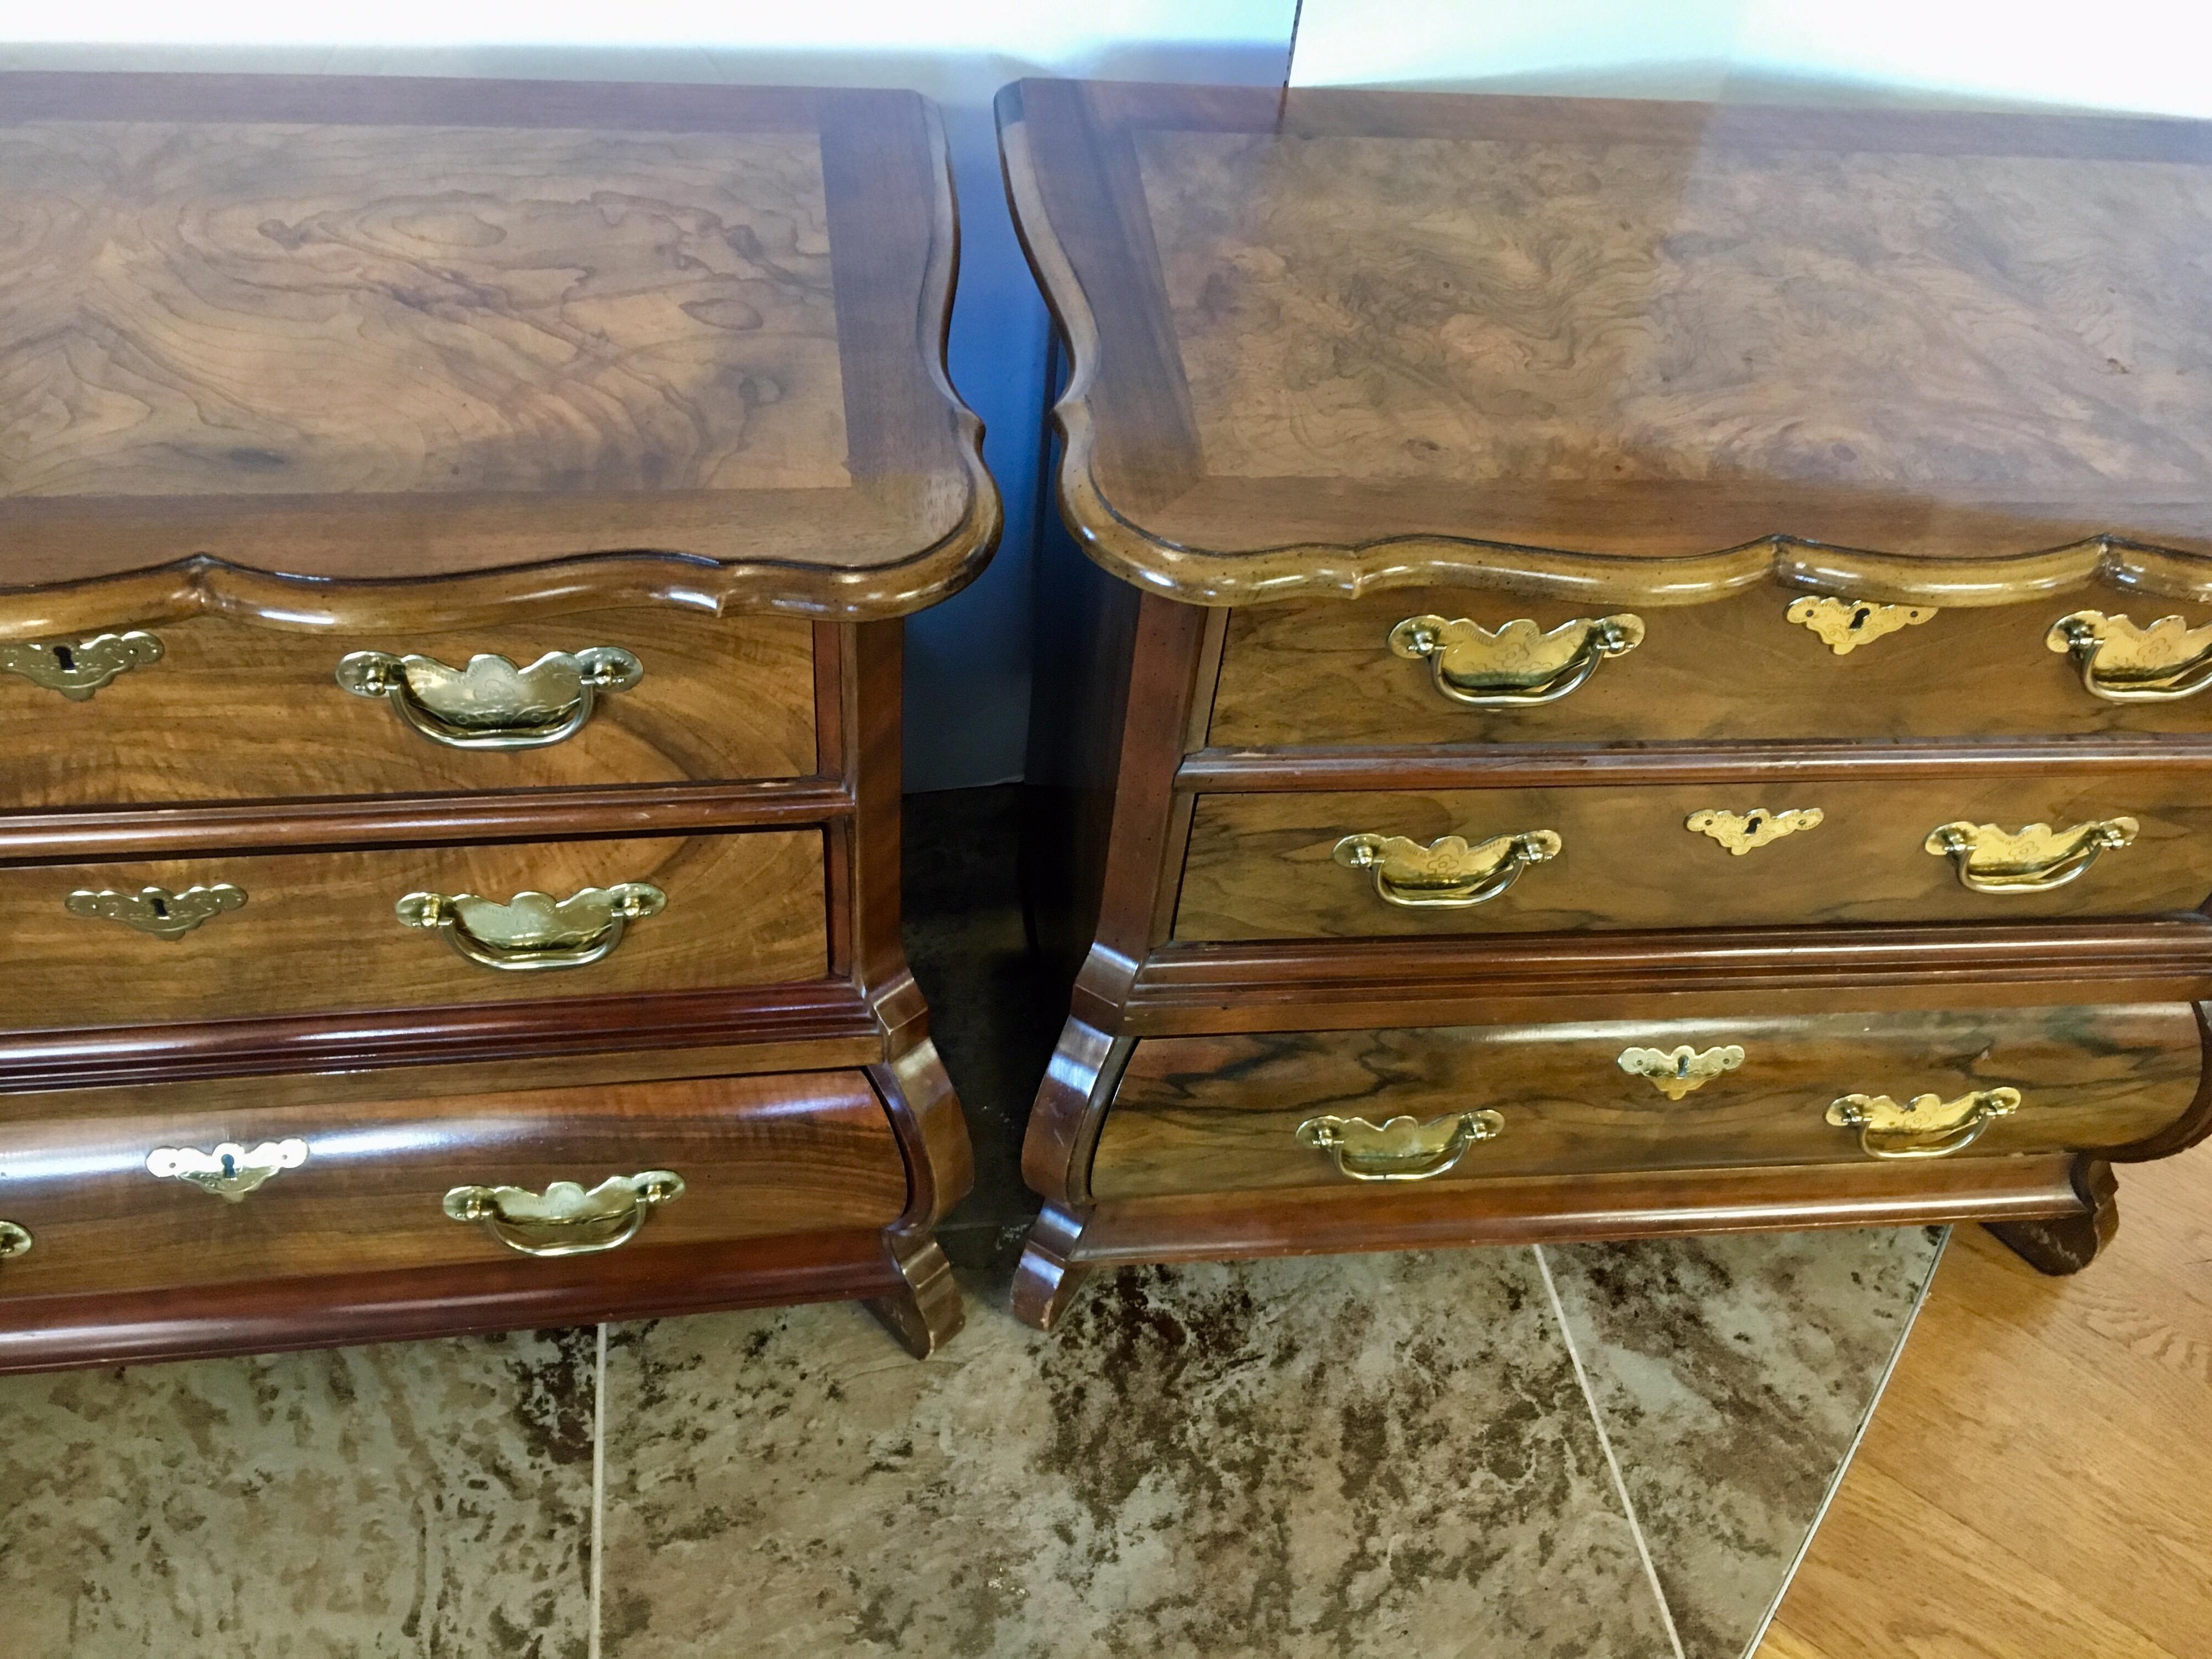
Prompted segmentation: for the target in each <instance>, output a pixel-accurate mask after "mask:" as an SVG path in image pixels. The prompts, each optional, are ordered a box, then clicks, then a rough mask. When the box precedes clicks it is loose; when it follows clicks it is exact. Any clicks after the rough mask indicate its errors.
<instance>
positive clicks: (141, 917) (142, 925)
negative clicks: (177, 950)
mask: <svg viewBox="0 0 2212 1659" xmlns="http://www.w3.org/2000/svg"><path fill="white" fill-rule="evenodd" d="M245 902H246V891H245V890H244V889H243V888H239V887H234V886H232V885H231V884H229V883H228V882H227V881H218V882H216V883H214V884H211V885H210V886H206V887H187V888H185V890H184V891H183V892H181V893H173V892H171V891H170V890H168V889H167V888H166V887H142V888H140V889H139V890H137V892H135V893H118V892H116V891H114V890H112V889H109V890H102V891H100V892H97V893H95V892H94V891H93V890H91V889H90V888H88V887H80V888H78V889H77V890H76V891H75V892H74V893H71V894H70V896H69V897H68V898H66V899H64V901H63V903H64V904H65V905H66V906H67V907H68V908H69V913H70V915H73V916H82V917H84V918H85V919H86V920H88V921H119V922H121V923H122V924H123V925H124V926H125V927H136V928H137V930H138V931H139V932H140V933H151V934H153V936H154V937H155V939H182V938H183V937H184V936H185V934H187V933H191V931H192V929H193V928H195V927H198V926H199V925H200V924H201V923H202V922H204V921H207V920H208V919H209V918H210V916H219V915H222V913H223V912H224V911H226V910H235V909H237V908H239V907H240V905H242V904H244V903H245Z"/></svg>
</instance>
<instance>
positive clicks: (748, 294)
mask: <svg viewBox="0 0 2212 1659" xmlns="http://www.w3.org/2000/svg"><path fill="white" fill-rule="evenodd" d="M4 91H5V96H4V99H0V106H4V109H5V116H4V118H0V195H4V197H5V199H6V200H7V202H8V204H9V208H8V214H7V229H6V231H5V233H4V235H0V277H4V282H0V295H4V297H0V404H4V407H5V408H6V410H7V414H6V416H5V417H4V422H0V721H4V727H5V730H6V732H7V736H8V742H7V747H6V752H5V756H4V758H0V915H4V917H5V934H6V939H7V944H6V946H5V962H6V965H7V969H8V976H9V985H10V987H11V994H10V996H9V999H8V1002H7V1005H6V1010H5V1012H4V1014H0V1370H7V1369H23V1368H40V1367H46V1366H55V1365H66V1364H87V1363H95V1362H97V1363H107V1362H113V1361H117V1360H123V1359H131V1358H149V1357H159V1356H168V1355H179V1354H187V1353H209V1352H226V1351H236V1350H242V1349H254V1348H262V1347H280V1346H303V1345H309V1344H318V1343H330V1342H342V1341H353V1340H369V1339H381V1338H390V1337H398V1336H410V1335H427V1334H439V1333H446V1332H453V1331H460V1330H468V1329H479V1328H497V1327H501V1326H512V1325H524V1324H538V1323H549V1322H570V1321H580V1320H592V1319H599V1318H606V1317H624V1316H642V1315H646V1314H650V1313H655V1312H673V1311H681V1310H694V1309H704V1308H710V1307H727V1306H734V1305H742V1304H750V1303H758V1302H774V1301H786V1300H801V1299H807V1298H811V1297H866V1298H869V1299H870V1300H871V1303H872V1305H873V1306H874V1307H875V1308H876V1309H877V1310H878V1312H879V1313H880V1314H882V1315H883V1316H884V1318H885V1320H886V1321H887V1322H889V1323H890V1325H891V1326H892V1327H893V1328H894V1329H895V1330H896V1332H897V1333H898V1334H900V1335H901V1337H902V1339H903V1340H906V1341H907V1342H908V1345H909V1346H912V1347H914V1348H915V1351H916V1352H927V1351H928V1350H929V1348H930V1347H931V1346H933V1344H934V1343H935V1342H937V1341H939V1340H942V1339H943V1338H944V1337H945V1335H947V1334H950V1333H951V1331H952V1330H954V1329H957V1326H958V1323H959V1315H960V1309H959V1300H958V1297H957V1294H956V1292H955V1291H954V1290H953V1287H952V1284H951V1277H950V1274H949V1273H948V1271H947V1270H946V1268H945V1262H944V1259H943V1256H942V1255H941V1254H940V1253H939V1250H938V1249H937V1246H936V1244H935V1243H934V1241H933V1237H932V1230H933V1225H934V1224H935V1221H936V1219H937V1218H938V1217H939V1214H941V1213H942V1212H943V1210H944V1209H945V1206H947V1205H949V1204H950V1203H951V1201H952V1200H954V1199H956V1198H957V1197H958V1196H959V1194H961V1193H962V1192H963V1190H964V1189H965V1188H966V1186H967V1185H968V1182H969V1178H970V1177H969V1152H968V1143H967V1139H966V1133H965V1130H964V1128H963V1125H962V1121H961V1117H960V1110H959V1105H958V1103H957V1101H956V1100H955V1099H954V1097H953V1096H952V1092H951V1086H950V1085H949V1084H948V1082H947V1080H946V1079H945V1074H944V1072H943V1069H942V1067H941V1066H940V1065H939V1062H938V1060H937V1057H936V1054H935V1052H934V1050H933V1048H932V1047H931V1045H930V1043H929V1041H928V1036H927V1017H926V1011H925V1010H924V1008H923V1006H922V1003H921V997H920V995H919V994H918V993H917V992H916V990H915V985H914V981H913V979H912V976H911V975H909V974H908V971H907V968H906V963H905V961H904V957H903V955H902V951H901V948H900V944H899V891H898V788H899V747H900V741H899V740H900V710H899V682H900V658H901V651H900V641H901V626H902V624H901V623H900V621H899V618H900V617H902V616H903V615H904V614H906V613H908V612H909V611H914V610H915V609H917V608H919V607H921V606H922V605H928V604H930V603H933V601H935V600H937V599H941V598H943V597H945V595H947V594H949V593H951V592H954V591H955V590H956V589H957V588H958V587H959V586H962V585H963V583H964V582H966V581H967V580H969V579H970V578H971V577H972V576H973V575H974V574H975V572H976V571H977V570H978V569H979V568H980V567H981V562H982V561H983V560H984V559H985V558H986V557H987V556H988V554H989V552H990V550H991V547H992V545H993V544H994V539H995V537H996V533H997V529H998V516H999V507H998V501H997V496H996V495H995V493H994V491H993V489H992V488H991V485H990V483H989V481H988V479H987V477H985V476H984V474H983V471H982V469H981V461H980V459H979V454H978V449H977V442H978V437H979V433H978V429H977V427H976V423H975V420H974V417H973V416H971V415H969V412H968V411H967V410H965V409H964V408H963V407H962V406H961V404H959V402H958V400H957V398H955V397H954V396H953V394H952V392H951V388H950V386H949V385H948V384H947V383H946V381H945V376H944V372H943V358H942V350H943V332H944V327H945V317H946V313H947V309H948V307H949V305H950V301H951V285H952V277H953V263H954V252H955V245H956V244H955V235H954V226H953V219H952V204H951V191H950V185H949V179H948V175H947V171H946V165H945V155H944V146H943V138H942V135H941V132H940V130H939V123H938V118H937V116H936V114H935V112H934V111H933V110H932V109H931V108H930V106H928V105H927V102H926V101H925V100H921V99H920V98H917V97H914V96H911V95H908V94H889V93H817V92H803V91H773V92H757V91H734V90H731V89H728V88H663V87H650V88H648V87H605V86H601V87H583V86H565V85H551V84H532V83H523V82H483V83H476V82H409V81H353V80H315V81H290V80H278V79H259V78H213V77H204V78H203V77H165V76H9V77H5V83H4Z"/></svg>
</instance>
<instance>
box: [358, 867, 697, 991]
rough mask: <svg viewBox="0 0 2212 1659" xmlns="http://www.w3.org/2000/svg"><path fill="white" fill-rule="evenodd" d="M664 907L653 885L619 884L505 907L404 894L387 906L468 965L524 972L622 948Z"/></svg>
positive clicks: (664, 898)
mask: <svg viewBox="0 0 2212 1659" xmlns="http://www.w3.org/2000/svg"><path fill="white" fill-rule="evenodd" d="M667 903H668V895H667V894H665V893H664V892H662V891H661V890H659V888H658V887H655V886H654V885H653V884H652V883H650V882H644V881H625V882H621V883H618V884H617V885H615V886H612V887H586V888H585V889H584V890H582V891H581V892H579V893H574V894H572V895H570V896H568V897H567V898H564V899H561V900H558V901H556V900H555V899H554V898H553V896H551V895H550V894H548V893H517V894H516V895H515V896H513V898H511V899H509V900H508V901H507V902H506V903H504V904H501V903H500V902H497V901H496V900H494V899H488V898H479V897H477V896H476V895H475V894H474V893H454V894H451V895H447V894H445V893H410V894H408V895H407V896H406V897H404V898H403V899H401V900H400V901H399V902H398V903H397V904H395V905H393V906H392V909H393V911H394V912H395V913H396V914H397V915H398V917H399V920H400V921H401V922H402V923H403V924H404V925H405V926H407V927H427V928H432V929H435V931H437V932H439V933H443V934H444V935H445V936H446V942H447V944H448V945H452V946H453V949H455V950H456V951H459V952H460V953H461V954H462V955H463V956H465V957H467V958H468V959H469V960H470V961H471V962H474V963H481V964H483V966H484V967H486V968H498V969H504V970H506V971H507V972H510V973H527V972H530V971H532V970H533V969H540V968H581V967H584V966H586V964H588V963H594V962H597V961H598V960H599V958H600V957H604V956H605V955H607V954H608V953H609V952H611V951H612V950H613V949H614V948H615V946H616V945H620V944H621V943H622V941H623V928H624V927H627V926H628V925H629V923H631V922H633V921H641V920H642V919H643V918H645V917H647V916H656V915H659V914H660V912H661V911H662V910H663V909H664V908H665V907H666V906H667Z"/></svg>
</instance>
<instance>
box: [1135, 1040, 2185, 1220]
mask: <svg viewBox="0 0 2212 1659" xmlns="http://www.w3.org/2000/svg"><path fill="white" fill-rule="evenodd" d="M1685 1046H1686V1047H1687V1048H1689V1049H1691V1050H1692V1051H1693V1053H1694V1054H1706V1053H1708V1052H1709V1051H1711V1050H1713V1049H1723V1050H1725V1049H1726V1048H1729V1047H1734V1048H1737V1049H1740V1050H1741V1058H1740V1059H1738V1060H1735V1063H1734V1064H1733V1065H1732V1066H1729V1069H1725V1070H1721V1069H1717V1068H1716V1062H1714V1061H1711V1060H1709V1061H1707V1062H1705V1066H1701V1067H1699V1069H1700V1070H1705V1069H1711V1070H1712V1072H1713V1074H1712V1075H1711V1076H1710V1077H1709V1078H1708V1079H1706V1080H1705V1081H1703V1082H1700V1083H1698V1084H1696V1085H1695V1086H1694V1087H1692V1088H1691V1089H1690V1090H1688V1091H1686V1092H1683V1093H1682V1094H1681V1097H1680V1099H1670V1098H1668V1096H1667V1094H1665V1093H1663V1092H1662V1091H1661V1089H1660V1088H1659V1086H1658V1085H1656V1084H1655V1083H1654V1082H1652V1081H1650V1079H1646V1078H1645V1077H1643V1076H1638V1075H1632V1074H1631V1073H1628V1072H1626V1071H1624V1070H1623V1069H1622V1066H1621V1064H1620V1060H1621V1056H1622V1055H1623V1054H1624V1053H1626V1052H1628V1051H1630V1050H1634V1049H1639V1048H1641V1049H1649V1050H1653V1051H1656V1052H1658V1053H1659V1054H1669V1055H1671V1054H1672V1053H1673V1051H1674V1050H1677V1049H1679V1048H1683V1047H1685ZM1728 1060H1729V1057H1728V1056H1727V1055H1726V1054H1723V1055H1722V1056H1720V1057H1719V1060H1718V1062H1717V1064H1718V1065H1727V1063H1728ZM1655 1063H1656V1064H1658V1065H1659V1066H1660V1069H1662V1072H1663V1071H1664V1070H1665V1069H1666V1066H1667V1065H1668V1064H1669V1063H1672V1062H1655ZM1685 1063H1689V1064H1692V1065H1694V1064H1695V1062H1685ZM2202 1069H2203V1060H2202V1042H2201V1038H2200V1033H2199V1030H2198V1026H2197V1018H2196V1013H2195V1011H2194V1009H2193V1008H2192V1007H2191V1005H2190V1004H2187V1003H2143V1004H2134V1005H2128V1006H2114V1007H2051V1008H2002V1009H1987V1010H1977V1011H1972V1012H1936V1013H1925V1012H1891V1013H1872V1014H1820V1015H1811V1016H1796V1017H1790V1018H1728V1019H1686V1018H1669V1019H1653V1020H1620V1021H1598V1022H1590V1023H1586V1024H1572V1025H1489V1026H1484V1025H1468V1026H1449V1027H1442V1028H1433V1029H1427V1030H1370V1031H1340V1032H1316V1033H1304V1032H1291V1033H1281V1034H1265V1035H1259V1036H1193V1037H1159V1038H1153V1039H1150V1040H1147V1041H1144V1042H1139V1043H1138V1045H1137V1048H1136V1050H1135V1052H1134V1054H1133V1055H1132V1056H1131V1058H1130V1060H1129V1065H1128V1068H1127V1072H1126V1073H1124V1074H1123V1076H1122V1079H1121V1086H1120V1088H1119V1090H1118V1091H1117V1092H1116V1093H1115V1097H1114V1101H1113V1104H1112V1106H1111V1108H1110V1109H1109V1112H1108V1114H1107V1117H1106V1121H1105V1126H1104V1127H1103V1130H1102V1131H1101V1133H1100V1136H1099V1139H1098V1146H1097V1156H1096V1158H1094V1160H1093V1162H1092V1164H1091V1194H1092V1196H1093V1197H1094V1198H1096V1199H1098V1200H1102V1201H1111V1200H1117V1199H1126V1198H1137V1197H1143V1196H1148V1195H1152V1194H1165V1193H1202V1192H1214V1191H1229V1190H1239V1189H1245V1188H1262V1187H1318V1186H1328V1185H1334V1184H1340V1183H1344V1182H1346V1181H1347V1177H1346V1176H1345V1175H1343V1174H1340V1172H1339V1170H1338V1169H1337V1167H1336V1165H1335V1164H1334V1161H1333V1158H1332V1154H1331V1153H1330V1152H1328V1150H1327V1149H1325V1148H1320V1149H1317V1148H1316V1147H1314V1146H1309V1145H1305V1144H1302V1143H1301V1141H1300V1139H1299V1126H1300V1125H1302V1124H1304V1123H1307V1122H1309V1121H1311V1120H1314V1119H1316V1118H1321V1117H1324V1116H1334V1117H1337V1118H1343V1119H1351V1118H1362V1119H1365V1120H1367V1121H1370V1122H1372V1123H1375V1124H1378V1125H1379V1124H1382V1123H1383V1122H1385V1121H1388V1120H1389V1119H1391V1118H1394V1117H1398V1116H1407V1117H1411V1118H1413V1119H1414V1120H1416V1121H1418V1122H1420V1123H1424V1124H1437V1123H1443V1122H1446V1121H1449V1120H1451V1119H1453V1118H1455V1117H1456V1116H1457V1115H1459V1114H1462V1113H1468V1112H1480V1111H1486V1112H1494V1113H1495V1114H1497V1124H1496V1127H1497V1129H1498V1133H1497V1134H1496V1135H1495V1138H1494V1139H1482V1140H1477V1141H1474V1142H1472V1143H1471V1144H1469V1145H1468V1146H1466V1148H1465V1151H1464V1154H1463V1156H1462V1157H1461V1158H1459V1160H1458V1162H1457V1163H1456V1164H1455V1165H1454V1166H1452V1167H1451V1168H1449V1169H1448V1170H1444V1171H1443V1172H1442V1173H1441V1174H1439V1175H1437V1176H1435V1177H1434V1178H1435V1179H1437V1180H1438V1181H1476V1180H1480V1179H1482V1178H1483V1177H1485V1176H1526V1175H1552V1174H1588V1173H1593V1172H1596V1171H1602V1170H1670V1169H1697V1168H1718V1167H1723V1166H1729V1165H1752V1164H1832V1163H1849V1162H1855V1161H1862V1160H1865V1159H1867V1158H1869V1153H1868V1152H1866V1151H1865V1150H1864V1149H1863V1147H1862V1146H1861V1142H1860V1135H1859V1133H1858V1131H1857V1130H1856V1129H1854V1128H1852V1127H1849V1126H1848V1125H1844V1126H1838V1125H1836V1124H1832V1123H1831V1122H1830V1121H1828V1115H1829V1113H1830V1110H1831V1109H1832V1104H1833V1103H1835V1102H1836V1101H1838V1100H1839V1099H1841V1098H1843V1097H1845V1096H1850V1095H1865V1096H1880V1095H1887V1096H1889V1097H1893V1099H1894V1100H1896V1101H1899V1102H1906V1101H1909V1100H1911V1099H1912V1098H1913V1097H1917V1096H1921V1095H1926V1094H1932V1095H1935V1096H1936V1097H1939V1100H1940V1101H1941V1102H1944V1103H1957V1102H1960V1101H1962V1100H1965V1099H1966V1097H1970V1096H1972V1095H1974V1094H1976V1093H1977V1092H1978V1091H1994V1090H1999V1089H2011V1090H2015V1091H2017V1092H2018V1095H2019V1102H2018V1104H2017V1106H2016V1107H2015V1108H2014V1109H2012V1110H2011V1111H2010V1112H2009V1114H2008V1115H2002V1116H1996V1117H1994V1118H1991V1119H1990V1120H1989V1121H1987V1124H1986V1127H1984V1128H1983V1129H1982V1130H1981V1132H1980V1133H1978V1135H1977V1136H1976V1137H1975V1138H1974V1139H1972V1140H1971V1141H1970V1142H1969V1143H1968V1144H1966V1146H1964V1147H1963V1148H1961V1149H1960V1151H1959V1152H1956V1153H1954V1154H1952V1156H1960V1157H1984V1156H1990V1155H1996V1154H2003V1153H2008V1152H2046V1151H2057V1150H2065V1149H2098V1148H2114V1147H2121V1146H2128V1145H2130V1143H2133V1142H2136V1141H2139V1140H2142V1139H2146V1138H2148V1137H2149V1136H2150V1135H2153V1134H2154V1133H2157V1132H2158V1131H2159V1130H2160V1129H2162V1128H2164V1127H2166V1126H2167V1125H2169V1124H2171V1123H2172V1122H2173V1121H2175V1120H2177V1119H2178V1118H2179V1117H2180V1116H2181V1115H2182V1114H2183V1113H2184V1112H2185V1111H2186V1110H2187V1109H2188V1108H2189V1106H2190V1104H2191V1101H2192V1100H2193V1098H2194V1097H2195V1095H2196V1093H2197V1086H2198V1080H2199V1076H2200V1073H2201V1072H2202ZM1961 1110H1962V1111H1967V1110H1971V1108H1962V1109H1961ZM1922 1111H1923V1113H1934V1114H1936V1115H1940V1108H1923V1109H1922ZM1312 1138H1314V1136H1313V1133H1312V1132H1309V1139H1312ZM1889 1145H1890V1146H1892V1148H1893V1149H1894V1148H1895V1147H1896V1146H1897V1145H1898V1143H1896V1142H1894V1141H1893V1142H1890V1143H1889ZM1446 1151H1449V1147H1448V1146H1447V1147H1446ZM1933 1161H1934V1160H1932V1159H1931V1160H1929V1162H1931V1163H1932V1162H1933ZM1355 1167H1357V1164H1356V1158H1355ZM1370 1172H1371V1170H1370ZM1376 1190H1377V1191H1385V1190H1389V1188H1386V1187H1383V1186H1379V1185H1378V1186H1377V1187H1376Z"/></svg>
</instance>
